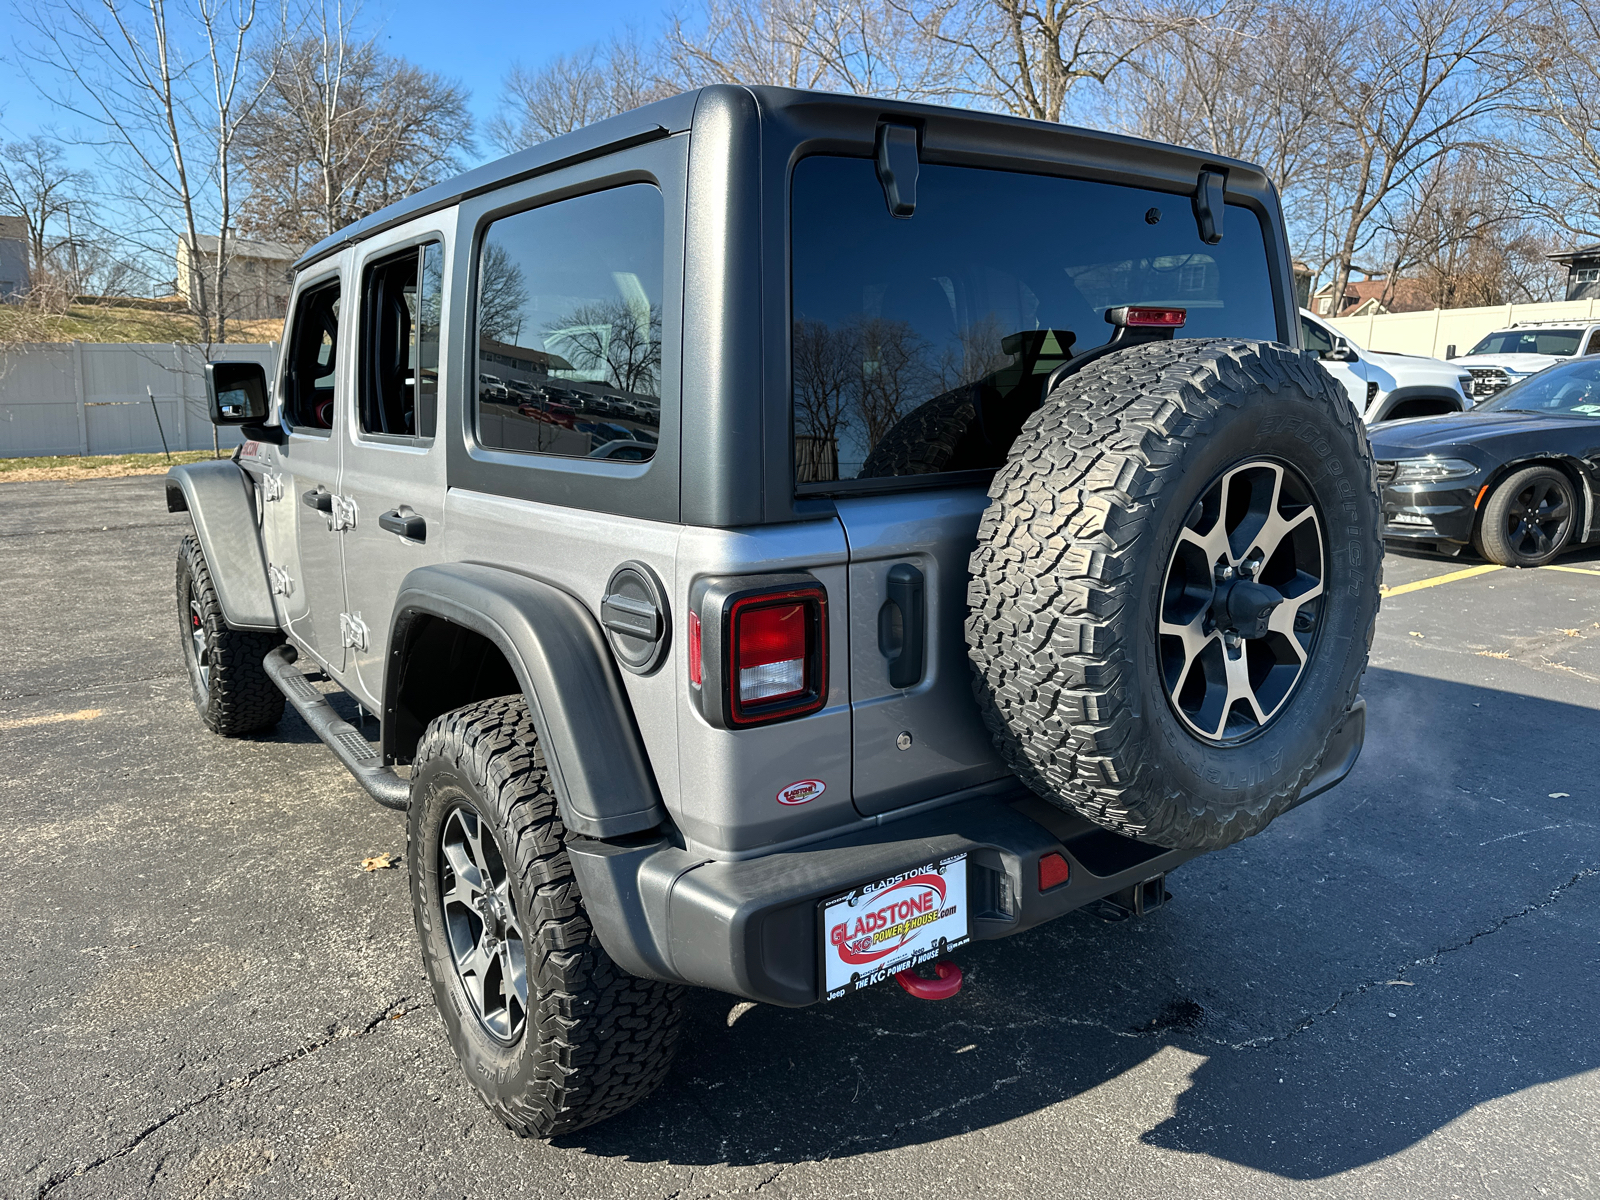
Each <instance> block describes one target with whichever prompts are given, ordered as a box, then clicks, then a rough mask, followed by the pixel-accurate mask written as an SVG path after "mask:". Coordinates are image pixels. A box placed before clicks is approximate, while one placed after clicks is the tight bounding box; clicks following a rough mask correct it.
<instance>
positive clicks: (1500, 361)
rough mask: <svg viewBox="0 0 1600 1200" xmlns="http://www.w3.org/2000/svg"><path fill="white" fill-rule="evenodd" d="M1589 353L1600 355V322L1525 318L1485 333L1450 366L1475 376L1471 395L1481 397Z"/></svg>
mask: <svg viewBox="0 0 1600 1200" xmlns="http://www.w3.org/2000/svg"><path fill="white" fill-rule="evenodd" d="M1587 354H1600V323H1596V322H1592V321H1523V322H1519V323H1517V324H1515V325H1508V326H1507V327H1506V328H1504V329H1497V330H1495V331H1494V332H1493V333H1490V334H1487V335H1485V336H1484V337H1483V339H1482V340H1480V341H1479V342H1478V344H1477V345H1475V346H1473V347H1472V349H1471V350H1468V351H1467V352H1466V353H1465V354H1464V355H1462V356H1461V357H1460V358H1455V359H1451V361H1450V365H1451V366H1452V367H1455V368H1457V369H1458V370H1460V369H1464V370H1466V371H1467V372H1468V373H1469V374H1470V375H1471V376H1472V384H1471V388H1470V392H1471V395H1473V396H1474V397H1476V398H1477V399H1479V400H1481V399H1483V398H1484V397H1486V396H1493V395H1494V394H1495V393H1496V392H1499V391H1502V390H1504V389H1505V388H1508V387H1510V386H1511V385H1512V384H1513V383H1516V382H1517V381H1518V380H1522V379H1526V378H1527V377H1528V376H1529V375H1533V374H1536V373H1538V372H1539V371H1542V370H1544V369H1545V368H1546V367H1553V366H1555V365H1556V363H1558V362H1565V361H1566V360H1567V359H1569V358H1573V357H1576V356H1578V355H1587Z"/></svg>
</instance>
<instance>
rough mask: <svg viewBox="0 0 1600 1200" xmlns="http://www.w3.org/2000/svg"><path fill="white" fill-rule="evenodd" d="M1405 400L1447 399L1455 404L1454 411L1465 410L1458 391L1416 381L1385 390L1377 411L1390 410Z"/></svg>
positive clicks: (1384, 418)
mask: <svg viewBox="0 0 1600 1200" xmlns="http://www.w3.org/2000/svg"><path fill="white" fill-rule="evenodd" d="M1407 400H1447V401H1449V402H1450V403H1452V404H1454V405H1455V406H1456V407H1455V411H1456V412H1464V411H1465V401H1463V400H1462V398H1461V394H1460V393H1459V392H1453V391H1451V390H1450V389H1449V388H1447V387H1441V386H1438V385H1435V384H1426V383H1418V384H1411V385H1409V386H1407V387H1397V388H1395V389H1394V391H1392V392H1385V393H1384V396H1383V399H1382V400H1380V401H1378V412H1379V413H1387V412H1391V411H1393V410H1394V409H1395V408H1396V407H1398V406H1399V405H1401V404H1404V403H1405V402H1406V401H1407ZM1377 419H1378V420H1388V418H1387V417H1379V418H1377Z"/></svg>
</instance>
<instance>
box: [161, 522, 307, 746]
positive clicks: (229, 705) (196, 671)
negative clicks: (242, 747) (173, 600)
mask: <svg viewBox="0 0 1600 1200" xmlns="http://www.w3.org/2000/svg"><path fill="white" fill-rule="evenodd" d="M178 635H179V637H181V638H182V639H183V642H182V644H183V661H184V665H185V666H186V667H187V668H188V672H189V686H190V691H191V694H192V695H193V697H194V706H195V708H196V709H198V710H199V712H200V719H201V720H202V721H204V722H205V723H206V727H207V728H208V729H210V730H211V731H212V732H213V733H220V734H222V735H223V736H224V737H242V736H244V735H245V734H247V733H258V732H260V731H261V730H263V729H270V728H272V726H274V725H276V724H277V723H278V722H279V721H280V720H281V719H282V718H283V693H282V692H280V691H279V690H278V687H277V685H276V684H274V683H273V682H272V679H271V677H270V676H268V675H267V671H266V668H265V667H264V666H263V665H262V660H263V659H264V658H266V656H267V651H269V650H271V649H272V648H273V647H275V646H277V645H280V644H281V643H282V642H283V638H282V636H281V635H279V634H276V633H257V632H253V631H251V630H247V629H230V628H229V627H228V623H227V622H226V621H224V620H223V619H222V605H221V604H220V603H219V602H218V601H217V589H216V586H215V585H214V584H213V583H212V582H211V568H210V567H208V566H207V565H206V556H205V553H204V551H202V550H201V549H200V543H199V541H197V540H196V539H195V537H194V535H193V534H190V535H189V536H187V537H185V538H184V539H183V543H182V545H180V546H179V547H178Z"/></svg>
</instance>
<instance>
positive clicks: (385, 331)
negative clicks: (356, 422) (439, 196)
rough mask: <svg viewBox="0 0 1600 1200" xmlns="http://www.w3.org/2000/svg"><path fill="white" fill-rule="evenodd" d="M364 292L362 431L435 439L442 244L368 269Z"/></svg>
mask: <svg viewBox="0 0 1600 1200" xmlns="http://www.w3.org/2000/svg"><path fill="white" fill-rule="evenodd" d="M364 294H365V301H364V309H363V321H364V324H365V328H364V329H363V331H362V357H361V429H362V432H364V433H385V434H390V435H392V436H398V437H432V436H433V430H434V418H435V414H436V412H437V410H438V395H439V317H440V311H441V308H442V302H443V295H444V274H443V271H442V250H441V247H440V245H439V243H438V242H429V243H427V244H426V245H423V246H413V247H411V248H410V249H408V250H406V251H405V252H404V253H403V254H398V255H396V256H395V257H393V258H390V259H385V260H384V261H383V262H380V263H376V264H374V265H373V266H371V267H368V268H367V274H366V283H365V288H364Z"/></svg>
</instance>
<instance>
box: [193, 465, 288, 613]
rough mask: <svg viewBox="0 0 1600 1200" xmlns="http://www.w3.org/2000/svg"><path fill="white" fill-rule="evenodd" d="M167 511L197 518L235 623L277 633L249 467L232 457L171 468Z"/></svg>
mask: <svg viewBox="0 0 1600 1200" xmlns="http://www.w3.org/2000/svg"><path fill="white" fill-rule="evenodd" d="M167 511H168V512H187V513H188V514H189V516H190V517H192V518H193V520H194V535H195V537H196V538H197V539H198V540H199V542H200V549H201V551H202V552H203V553H204V554H205V556H206V565H207V566H208V567H210V568H211V582H212V583H213V584H215V585H216V589H217V603H218V604H220V605H221V606H222V619H223V620H224V621H226V622H227V623H228V626H229V628H232V629H256V630H262V631H267V632H272V633H276V632H277V631H278V615H277V613H276V611H275V610H274V609H273V607H272V587H271V584H270V583H269V582H268V579H267V556H266V554H265V552H264V551H263V550H262V548H261V530H260V528H259V527H258V526H257V524H256V498H255V484H253V483H252V482H251V480H250V476H249V475H248V474H247V473H246V472H245V469H244V468H243V467H241V466H240V465H239V464H238V463H236V462H234V461H233V460H232V459H231V458H218V459H206V460H202V461H201V462H195V463H183V464H180V465H179V466H175V467H170V468H168V470H167Z"/></svg>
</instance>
